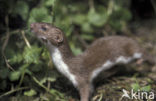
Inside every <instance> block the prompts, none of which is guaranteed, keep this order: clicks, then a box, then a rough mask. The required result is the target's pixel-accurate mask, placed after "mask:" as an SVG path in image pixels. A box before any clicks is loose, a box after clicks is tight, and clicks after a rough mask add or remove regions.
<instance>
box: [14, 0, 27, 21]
mask: <svg viewBox="0 0 156 101" xmlns="http://www.w3.org/2000/svg"><path fill="white" fill-rule="evenodd" d="M13 11H14V13H15V14H19V15H21V16H22V18H23V19H24V20H26V18H27V16H28V11H29V6H28V4H27V3H26V2H25V1H18V2H17V4H16V6H15V9H14V10H13Z"/></svg>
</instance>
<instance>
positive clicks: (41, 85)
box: [32, 76, 51, 94]
mask: <svg viewBox="0 0 156 101" xmlns="http://www.w3.org/2000/svg"><path fill="white" fill-rule="evenodd" d="M32 78H33V80H34V81H35V82H36V83H37V84H38V85H39V86H40V87H42V88H44V89H45V90H46V91H47V92H49V93H50V91H49V89H48V88H47V87H46V86H44V85H43V84H42V83H40V81H38V80H37V78H36V77H34V76H32ZM50 94H51V93H50Z"/></svg>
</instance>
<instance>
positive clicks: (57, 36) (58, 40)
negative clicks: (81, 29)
mask: <svg viewBox="0 0 156 101" xmlns="http://www.w3.org/2000/svg"><path fill="white" fill-rule="evenodd" d="M54 40H55V41H56V42H57V43H61V42H63V36H62V34H57V35H56V36H55V37H54Z"/></svg>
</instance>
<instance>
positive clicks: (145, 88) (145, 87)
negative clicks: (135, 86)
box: [141, 85, 151, 92]
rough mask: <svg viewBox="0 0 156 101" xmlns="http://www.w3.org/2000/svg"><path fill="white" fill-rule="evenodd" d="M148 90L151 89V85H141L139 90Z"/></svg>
mask: <svg viewBox="0 0 156 101" xmlns="http://www.w3.org/2000/svg"><path fill="white" fill-rule="evenodd" d="M150 90H151V86H150V85H148V86H144V87H141V91H145V92H149V91H150Z"/></svg>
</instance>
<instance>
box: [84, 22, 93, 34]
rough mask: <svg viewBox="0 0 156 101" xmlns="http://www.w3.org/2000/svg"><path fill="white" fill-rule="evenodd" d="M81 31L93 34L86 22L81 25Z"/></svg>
mask: <svg viewBox="0 0 156 101" xmlns="http://www.w3.org/2000/svg"><path fill="white" fill-rule="evenodd" d="M82 31H84V32H87V33H92V32H93V28H92V26H91V25H90V24H89V23H88V22H85V23H84V24H83V25H82Z"/></svg>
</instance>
